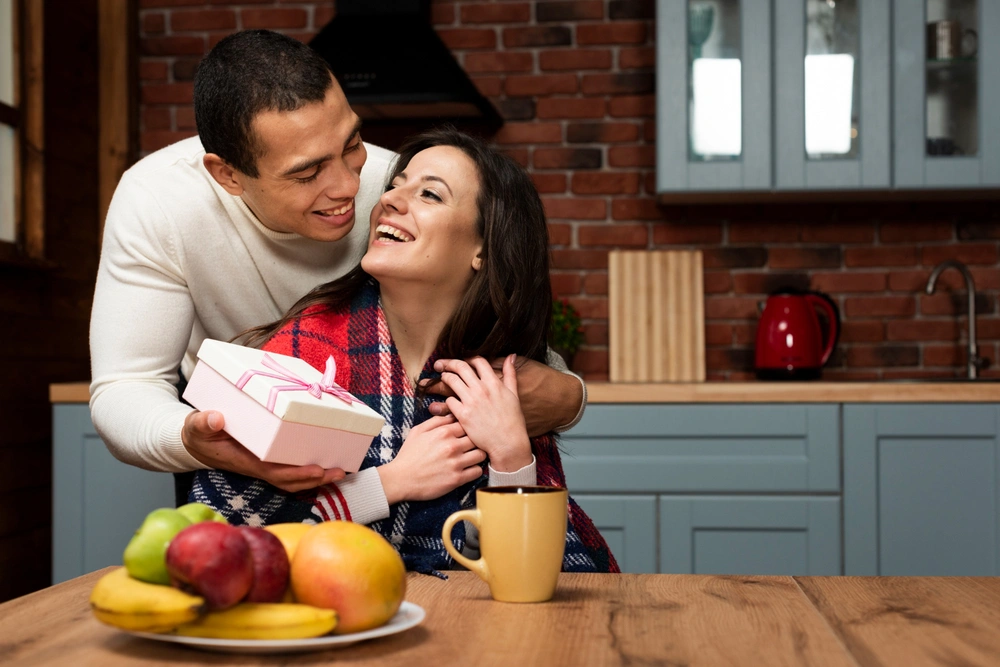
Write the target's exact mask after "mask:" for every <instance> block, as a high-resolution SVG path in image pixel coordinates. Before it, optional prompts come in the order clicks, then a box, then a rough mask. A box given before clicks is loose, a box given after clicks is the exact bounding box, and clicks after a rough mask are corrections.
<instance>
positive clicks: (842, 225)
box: [802, 221, 875, 243]
mask: <svg viewBox="0 0 1000 667" xmlns="http://www.w3.org/2000/svg"><path fill="white" fill-rule="evenodd" d="M802 240H803V241H804V242H805V243H871V242H872V241H874V240H875V225H874V224H873V223H870V222H860V223H852V222H839V221H838V222H836V223H835V224H822V223H817V224H808V225H804V226H803V229H802Z"/></svg>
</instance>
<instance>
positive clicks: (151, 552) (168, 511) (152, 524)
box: [122, 507, 191, 586]
mask: <svg viewBox="0 0 1000 667" xmlns="http://www.w3.org/2000/svg"><path fill="white" fill-rule="evenodd" d="M190 525H191V520H190V519H188V518H187V517H186V516H184V515H183V514H181V513H180V512H179V511H177V510H175V509H174V508H172V507H161V508H160V509H156V510H153V511H152V512H150V513H149V514H147V515H146V519H145V520H144V521H143V522H142V525H141V526H139V530H137V531H135V534H134V535H133V536H132V539H131V540H129V543H128V546H126V547H125V554H124V556H123V558H122V560H123V561H124V563H125V569H126V570H128V573H129V574H130V575H132V576H133V577H134V578H136V579H140V580H142V581H148V582H149V583H151V584H163V585H165V586H168V585H170V575H169V574H167V562H166V558H167V546H168V545H169V544H170V540H172V539H174V535H176V534H177V533H179V532H181V530H183V529H184V528H187V527H188V526H190Z"/></svg>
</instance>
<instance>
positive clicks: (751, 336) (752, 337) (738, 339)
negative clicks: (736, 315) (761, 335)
mask: <svg viewBox="0 0 1000 667" xmlns="http://www.w3.org/2000/svg"><path fill="white" fill-rule="evenodd" d="M757 312H758V313H759V312H760V302H758V305H757ZM755 319H756V318H755ZM733 341H734V342H735V343H736V345H753V344H755V343H756V342H757V322H747V321H743V322H737V323H735V324H733Z"/></svg>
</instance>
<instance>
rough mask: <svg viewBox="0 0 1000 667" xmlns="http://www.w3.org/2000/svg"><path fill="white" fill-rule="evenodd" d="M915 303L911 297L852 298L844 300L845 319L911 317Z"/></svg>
mask: <svg viewBox="0 0 1000 667" xmlns="http://www.w3.org/2000/svg"><path fill="white" fill-rule="evenodd" d="M916 312H917V302H916V299H914V298H913V297H911V296H854V297H848V298H847V299H844V314H845V315H846V316H847V317H876V316H880V315H881V316H884V317H912V316H913V315H914V314H915V313H916Z"/></svg>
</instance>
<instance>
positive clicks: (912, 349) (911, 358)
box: [845, 344, 920, 367]
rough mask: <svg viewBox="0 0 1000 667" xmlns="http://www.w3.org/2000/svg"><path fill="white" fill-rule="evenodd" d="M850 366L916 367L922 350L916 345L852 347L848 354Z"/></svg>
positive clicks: (847, 358) (847, 359)
mask: <svg viewBox="0 0 1000 667" xmlns="http://www.w3.org/2000/svg"><path fill="white" fill-rule="evenodd" d="M845 356H846V361H847V365H848V366H862V367H873V366H875V367H877V366H916V365H918V364H919V363H920V350H919V349H918V348H917V347H916V346H915V345H884V344H882V345H852V346H851V347H850V348H848V350H847V353H846V355H845Z"/></svg>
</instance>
